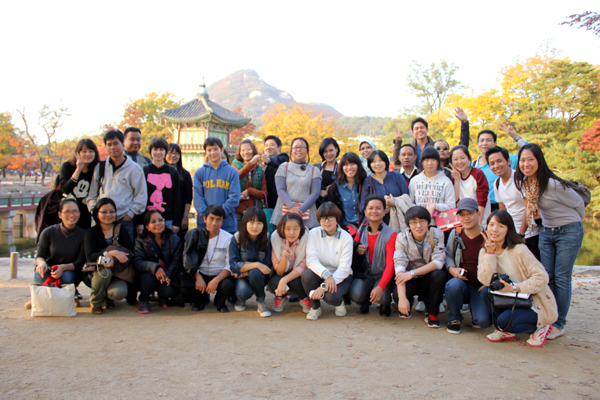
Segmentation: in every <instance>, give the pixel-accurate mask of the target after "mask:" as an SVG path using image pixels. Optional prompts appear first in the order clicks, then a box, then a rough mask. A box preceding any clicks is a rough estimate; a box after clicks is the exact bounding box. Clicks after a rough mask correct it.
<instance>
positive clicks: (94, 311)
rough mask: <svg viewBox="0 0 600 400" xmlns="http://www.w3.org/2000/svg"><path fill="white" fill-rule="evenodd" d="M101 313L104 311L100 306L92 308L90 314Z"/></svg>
mask: <svg viewBox="0 0 600 400" xmlns="http://www.w3.org/2000/svg"><path fill="white" fill-rule="evenodd" d="M103 313H104V309H103V308H102V306H100V307H93V306H92V314H103Z"/></svg>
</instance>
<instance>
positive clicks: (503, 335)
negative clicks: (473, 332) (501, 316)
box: [485, 329, 517, 342]
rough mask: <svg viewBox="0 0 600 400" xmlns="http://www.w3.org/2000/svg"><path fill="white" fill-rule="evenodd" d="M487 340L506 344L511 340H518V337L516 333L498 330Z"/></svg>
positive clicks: (487, 337) (488, 336)
mask: <svg viewBox="0 0 600 400" xmlns="http://www.w3.org/2000/svg"><path fill="white" fill-rule="evenodd" d="M485 338H486V339H487V340H489V341H490V342H506V341H510V340H517V335H515V334H514V333H508V332H502V331H499V330H498V329H496V330H495V331H494V333H490V334H489V335H487V336H486V337H485Z"/></svg>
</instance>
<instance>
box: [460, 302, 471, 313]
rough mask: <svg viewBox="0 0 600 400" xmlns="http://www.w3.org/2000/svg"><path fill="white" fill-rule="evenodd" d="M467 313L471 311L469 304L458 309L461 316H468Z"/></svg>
mask: <svg viewBox="0 0 600 400" xmlns="http://www.w3.org/2000/svg"><path fill="white" fill-rule="evenodd" d="M469 311H471V305H470V304H463V305H462V308H461V309H460V313H461V314H468V313H469Z"/></svg>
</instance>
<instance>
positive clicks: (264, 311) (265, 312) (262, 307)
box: [256, 302, 271, 317]
mask: <svg viewBox="0 0 600 400" xmlns="http://www.w3.org/2000/svg"><path fill="white" fill-rule="evenodd" d="M256 311H258V313H259V314H260V316H261V317H270V316H271V311H269V309H268V308H267V304H266V303H265V302H262V303H258V305H257V309H256Z"/></svg>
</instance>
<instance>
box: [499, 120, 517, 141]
mask: <svg viewBox="0 0 600 400" xmlns="http://www.w3.org/2000/svg"><path fill="white" fill-rule="evenodd" d="M499 128H500V130H501V131H503V132H505V133H506V134H507V135H508V136H510V137H511V138H512V139H513V140H515V139H516V138H517V136H518V134H517V130H516V129H515V128H514V127H513V126H511V125H508V124H505V123H504V122H503V123H501V124H500V127H499Z"/></svg>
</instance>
